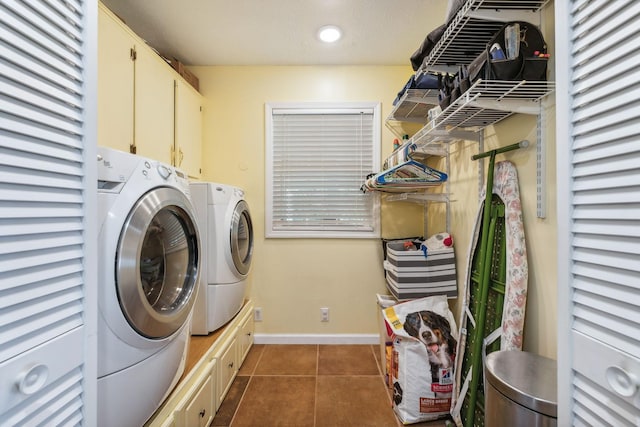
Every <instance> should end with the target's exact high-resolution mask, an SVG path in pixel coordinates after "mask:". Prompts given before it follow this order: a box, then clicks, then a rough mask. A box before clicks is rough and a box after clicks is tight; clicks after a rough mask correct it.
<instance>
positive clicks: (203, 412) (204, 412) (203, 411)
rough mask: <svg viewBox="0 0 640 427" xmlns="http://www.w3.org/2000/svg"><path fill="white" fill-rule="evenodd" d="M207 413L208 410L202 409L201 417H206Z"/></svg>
mask: <svg viewBox="0 0 640 427" xmlns="http://www.w3.org/2000/svg"><path fill="white" fill-rule="evenodd" d="M206 413H207V411H206V410H205V409H203V410H202V411H200V418H204V414H206Z"/></svg>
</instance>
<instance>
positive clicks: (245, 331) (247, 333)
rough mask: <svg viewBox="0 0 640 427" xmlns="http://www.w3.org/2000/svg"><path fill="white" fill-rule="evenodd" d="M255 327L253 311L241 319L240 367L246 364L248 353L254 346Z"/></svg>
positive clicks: (239, 339) (239, 327)
mask: <svg viewBox="0 0 640 427" xmlns="http://www.w3.org/2000/svg"><path fill="white" fill-rule="evenodd" d="M254 326H255V325H254V323H253V311H250V312H248V313H246V314H245V316H244V317H243V318H241V319H240V326H238V367H240V365H242V362H244V359H245V357H247V353H249V350H250V349H251V346H252V345H253V330H254V329H255V328H254Z"/></svg>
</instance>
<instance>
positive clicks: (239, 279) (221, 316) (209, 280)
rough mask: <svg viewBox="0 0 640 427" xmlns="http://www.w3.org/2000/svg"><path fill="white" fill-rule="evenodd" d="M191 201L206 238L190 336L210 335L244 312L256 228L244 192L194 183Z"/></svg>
mask: <svg viewBox="0 0 640 427" xmlns="http://www.w3.org/2000/svg"><path fill="white" fill-rule="evenodd" d="M191 198H192V200H193V204H194V206H195V209H196V215H197V218H198V221H199V222H198V225H199V227H200V231H201V235H202V241H203V244H202V259H203V263H202V267H201V274H200V284H199V290H198V297H197V299H196V303H195V307H194V310H193V322H192V325H191V333H192V334H194V335H206V334H208V333H209V332H211V331H214V330H216V329H218V328H219V327H221V326H222V325H224V324H225V323H227V322H228V321H229V320H231V319H232V318H233V316H235V315H236V314H237V313H238V311H240V309H241V308H242V304H243V302H244V299H245V297H246V292H247V275H248V274H249V269H250V267H251V257H252V255H253V226H252V223H251V214H250V212H249V205H248V204H247V202H246V201H245V199H244V191H242V190H241V189H240V188H238V187H233V186H230V185H224V184H217V183H212V182H192V183H191Z"/></svg>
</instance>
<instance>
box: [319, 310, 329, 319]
mask: <svg viewBox="0 0 640 427" xmlns="http://www.w3.org/2000/svg"><path fill="white" fill-rule="evenodd" d="M320 321H321V322H328V321H329V308H327V307H323V308H321V309H320Z"/></svg>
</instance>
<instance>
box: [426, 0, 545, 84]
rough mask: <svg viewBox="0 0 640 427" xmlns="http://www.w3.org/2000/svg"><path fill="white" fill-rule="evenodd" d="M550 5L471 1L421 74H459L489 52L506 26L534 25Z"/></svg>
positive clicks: (518, 1)
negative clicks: (509, 23) (489, 45)
mask: <svg viewBox="0 0 640 427" xmlns="http://www.w3.org/2000/svg"><path fill="white" fill-rule="evenodd" d="M548 1H549V0H538V1H521V0H511V1H489V0H469V1H467V2H466V3H465V4H464V5H463V6H462V8H461V9H460V10H459V11H458V13H457V14H456V16H455V17H454V18H453V19H452V20H451V22H450V23H449V25H448V26H447V29H446V30H445V32H444V34H443V35H442V37H441V38H440V40H439V41H438V43H437V44H436V45H435V47H434V48H433V50H432V51H431V53H430V54H429V56H427V58H425V60H424V62H423V64H422V67H420V70H419V73H424V72H427V71H429V70H433V71H445V72H449V71H455V67H457V66H458V65H463V64H468V63H469V62H470V59H473V58H475V57H476V56H478V55H479V54H480V53H481V52H482V51H483V50H484V49H485V48H486V46H487V43H488V42H489V41H490V40H491V38H492V37H493V35H494V34H495V33H496V32H497V31H498V30H500V28H501V27H502V26H503V25H504V22H507V21H514V20H520V21H522V20H524V21H532V20H534V19H536V18H537V17H538V11H539V10H540V9H542V8H543V7H544V6H545V5H546V4H547V3H548ZM529 15H531V16H529Z"/></svg>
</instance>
